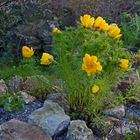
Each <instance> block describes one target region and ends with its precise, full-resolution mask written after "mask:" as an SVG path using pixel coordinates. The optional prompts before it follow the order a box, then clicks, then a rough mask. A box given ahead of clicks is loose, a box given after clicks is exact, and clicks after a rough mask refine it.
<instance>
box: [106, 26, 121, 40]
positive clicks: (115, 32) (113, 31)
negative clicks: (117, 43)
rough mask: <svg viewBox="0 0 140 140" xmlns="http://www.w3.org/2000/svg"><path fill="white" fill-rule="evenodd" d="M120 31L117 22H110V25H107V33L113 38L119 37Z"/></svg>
mask: <svg viewBox="0 0 140 140" xmlns="http://www.w3.org/2000/svg"><path fill="white" fill-rule="evenodd" d="M120 32H121V30H120V28H119V27H118V25H117V24H111V25H110V26H109V29H108V35H109V36H110V37H113V38H115V39H117V38H120V37H121V34H120Z"/></svg>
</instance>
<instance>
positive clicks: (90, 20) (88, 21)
mask: <svg viewBox="0 0 140 140" xmlns="http://www.w3.org/2000/svg"><path fill="white" fill-rule="evenodd" d="M94 20H95V19H94V17H91V16H90V15H88V14H85V15H83V16H80V21H81V24H82V25H83V26H84V27H86V28H91V27H92V26H93V24H94Z"/></svg>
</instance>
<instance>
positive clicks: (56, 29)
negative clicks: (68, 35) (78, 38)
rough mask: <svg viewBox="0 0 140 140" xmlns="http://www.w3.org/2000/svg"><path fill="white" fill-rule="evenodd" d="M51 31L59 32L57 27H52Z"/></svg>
mask: <svg viewBox="0 0 140 140" xmlns="http://www.w3.org/2000/svg"><path fill="white" fill-rule="evenodd" d="M52 32H53V33H61V31H60V30H59V29H58V28H57V27H55V28H53V29H52Z"/></svg>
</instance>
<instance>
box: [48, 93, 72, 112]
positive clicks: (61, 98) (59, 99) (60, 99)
mask: <svg viewBox="0 0 140 140" xmlns="http://www.w3.org/2000/svg"><path fill="white" fill-rule="evenodd" d="M47 100H51V101H53V102H56V103H58V104H59V105H60V106H61V107H62V108H63V109H64V111H65V112H68V111H69V109H70V107H69V105H68V102H67V100H66V98H65V95H64V94H63V93H51V94H48V95H47Z"/></svg>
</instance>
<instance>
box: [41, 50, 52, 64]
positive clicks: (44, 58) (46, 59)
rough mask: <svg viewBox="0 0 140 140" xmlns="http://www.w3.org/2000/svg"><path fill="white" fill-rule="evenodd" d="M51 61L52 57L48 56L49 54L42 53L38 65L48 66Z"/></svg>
mask: <svg viewBox="0 0 140 140" xmlns="http://www.w3.org/2000/svg"><path fill="white" fill-rule="evenodd" d="M52 61H53V56H52V55H50V54H49V53H43V54H42V57H41V59H40V64H42V65H49V64H51V63H52Z"/></svg>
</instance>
